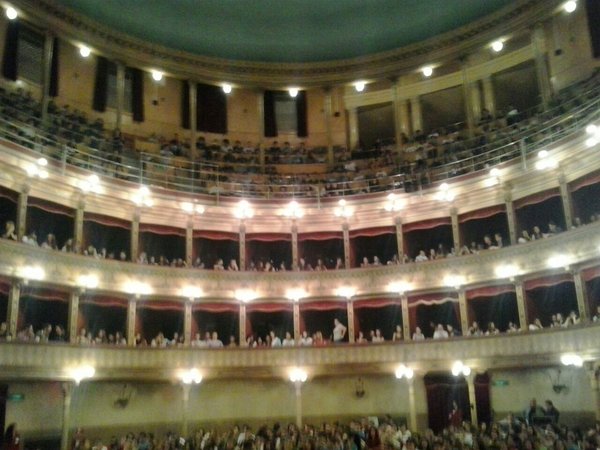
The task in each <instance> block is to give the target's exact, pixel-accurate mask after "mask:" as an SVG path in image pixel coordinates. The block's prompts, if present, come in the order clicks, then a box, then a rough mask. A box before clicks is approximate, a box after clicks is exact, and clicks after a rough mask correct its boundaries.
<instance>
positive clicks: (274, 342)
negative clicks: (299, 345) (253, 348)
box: [269, 331, 281, 347]
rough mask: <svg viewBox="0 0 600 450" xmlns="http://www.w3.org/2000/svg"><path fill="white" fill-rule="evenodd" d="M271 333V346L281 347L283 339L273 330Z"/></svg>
mask: <svg viewBox="0 0 600 450" xmlns="http://www.w3.org/2000/svg"><path fill="white" fill-rule="evenodd" d="M269 334H270V335H271V347H281V339H279V338H278V337H277V336H275V332H274V331H271V332H270V333H269Z"/></svg>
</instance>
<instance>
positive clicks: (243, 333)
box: [239, 303, 246, 347]
mask: <svg viewBox="0 0 600 450" xmlns="http://www.w3.org/2000/svg"><path fill="white" fill-rule="evenodd" d="M239 320H240V322H239V329H240V347H245V346H246V305H245V304H244V303H240V318H239Z"/></svg>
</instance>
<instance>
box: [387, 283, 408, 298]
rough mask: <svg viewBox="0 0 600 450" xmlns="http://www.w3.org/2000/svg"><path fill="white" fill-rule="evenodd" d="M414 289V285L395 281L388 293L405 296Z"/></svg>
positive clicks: (389, 286) (389, 287) (390, 285)
mask: <svg viewBox="0 0 600 450" xmlns="http://www.w3.org/2000/svg"><path fill="white" fill-rule="evenodd" d="M411 289H412V285H411V284H410V283H407V282H405V281H393V282H392V283H390V284H389V285H388V291H390V292H395V293H397V294H400V295H402V294H404V293H405V292H408V291H410V290H411Z"/></svg>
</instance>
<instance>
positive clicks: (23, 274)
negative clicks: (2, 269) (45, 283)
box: [17, 266, 46, 281]
mask: <svg viewBox="0 0 600 450" xmlns="http://www.w3.org/2000/svg"><path fill="white" fill-rule="evenodd" d="M17 272H18V275H19V277H20V278H23V279H24V280H38V281H39V280H43V279H44V278H46V272H45V271H44V269H42V268H41V267H39V266H24V267H20V268H19V269H18V270H17Z"/></svg>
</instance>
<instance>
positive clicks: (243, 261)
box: [225, 222, 246, 270]
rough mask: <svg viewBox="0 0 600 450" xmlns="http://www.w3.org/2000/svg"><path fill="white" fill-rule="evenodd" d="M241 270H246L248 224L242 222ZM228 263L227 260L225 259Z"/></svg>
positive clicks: (240, 236)
mask: <svg viewBox="0 0 600 450" xmlns="http://www.w3.org/2000/svg"><path fill="white" fill-rule="evenodd" d="M239 238H240V270H246V225H245V224H244V223H243V222H242V223H241V224H240V234H239ZM225 265H227V261H225Z"/></svg>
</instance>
